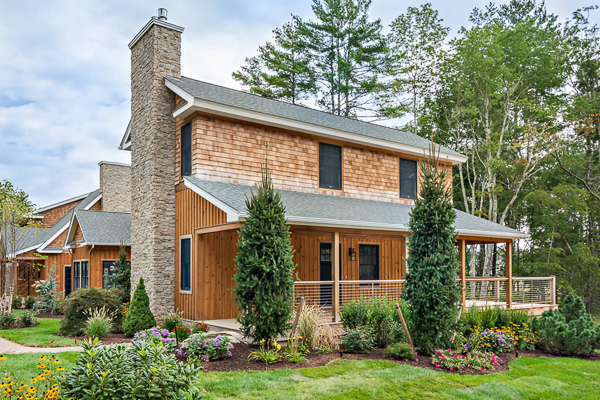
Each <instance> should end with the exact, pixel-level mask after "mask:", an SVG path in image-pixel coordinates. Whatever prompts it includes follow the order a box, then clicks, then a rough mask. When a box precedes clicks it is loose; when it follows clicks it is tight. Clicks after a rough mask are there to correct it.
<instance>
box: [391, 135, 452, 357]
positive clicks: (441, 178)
mask: <svg viewBox="0 0 600 400" xmlns="http://www.w3.org/2000/svg"><path fill="white" fill-rule="evenodd" d="M438 162H439V156H436V155H435V149H434V148H433V147H432V148H431V149H430V153H429V158H428V159H427V160H426V161H425V162H421V163H419V166H420V175H421V178H422V179H421V186H420V191H419V196H417V198H416V200H415V205H414V207H413V208H412V210H411V212H410V220H409V223H408V226H409V230H410V241H409V243H408V246H409V257H408V258H407V260H406V262H407V269H408V273H407V274H406V283H405V284H404V288H403V290H402V296H403V297H404V299H405V300H407V301H408V302H410V305H411V308H412V313H411V320H412V327H413V330H412V332H411V336H412V339H413V342H414V345H415V347H417V348H419V351H420V352H423V353H424V354H431V353H433V351H434V349H435V348H442V347H444V348H446V347H448V346H449V345H450V341H451V337H452V333H453V331H454V327H455V320H456V314H457V313H458V306H457V305H458V303H459V301H460V292H459V289H460V287H459V284H458V282H457V281H456V272H457V271H458V269H459V265H458V250H457V248H456V245H455V241H456V231H455V230H454V221H455V220H456V212H455V211H454V207H453V203H452V192H451V188H449V187H448V186H447V184H446V183H447V179H446V177H447V170H446V168H439V167H438V165H439V164H438Z"/></svg>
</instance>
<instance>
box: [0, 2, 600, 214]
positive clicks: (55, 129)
mask: <svg viewBox="0 0 600 400" xmlns="http://www.w3.org/2000/svg"><path fill="white" fill-rule="evenodd" d="M423 2H424V1H394V0H373V2H372V6H371V15H372V17H373V18H381V19H382V21H383V23H384V25H386V26H387V25H388V24H389V23H390V22H391V21H392V20H393V19H394V18H395V17H396V16H398V15H399V14H402V13H404V12H405V11H406V8H407V7H408V6H418V5H420V4H422V3H423ZM432 3H433V6H434V8H436V9H438V10H439V12H440V16H441V17H442V18H443V19H444V21H445V23H446V24H447V26H449V27H450V28H451V29H452V33H451V34H455V33H456V31H457V30H458V29H459V28H460V27H461V26H463V25H466V24H468V16H469V14H470V12H471V10H472V9H473V8H474V7H476V6H477V7H483V6H485V4H487V2H481V1H462V2H455V1H432ZM546 3H547V7H548V9H549V11H551V12H554V13H557V14H558V15H559V16H561V17H563V18H564V17H568V16H570V13H571V12H572V11H573V10H575V9H576V8H578V7H582V6H585V5H589V4H590V2H587V1H579V0H573V1H569V2H565V1H559V0H549V1H547V2H546ZM310 5H311V1H310V0H302V1H300V0H294V1H276V0H262V1H261V0H254V1H247V0H246V1H241V0H232V1H228V0H220V1H219V0H201V1H199V0H195V1H194V0H188V1H181V0H177V1H172V0H161V1H155V0H152V1H142V0H128V1H121V2H117V1H106V0H103V1H94V2H92V1H81V0H59V1H51V2H50V1H27V0H23V1H6V2H4V3H3V5H2V23H1V24H0V180H4V179H7V180H9V181H11V182H12V183H13V184H15V185H16V186H18V187H20V188H21V189H23V190H25V191H26V192H28V193H29V194H30V196H31V198H32V200H33V201H34V202H35V203H36V204H37V205H38V206H44V205H47V204H50V203H53V202H56V201H60V200H63V199H66V198H69V197H73V196H75V195H78V194H82V193H85V192H89V191H92V190H95V189H97V188H98V162H100V161H102V160H106V161H118V162H129V157H130V156H129V152H124V151H119V150H118V149H117V146H118V144H119V142H120V140H121V137H122V135H123V133H124V131H125V128H126V126H127V121H128V120H129V113H130V104H129V100H130V81H129V79H130V75H129V74H130V52H129V48H128V47H127V44H128V43H129V41H130V40H131V39H132V38H133V37H134V36H135V34H136V33H137V32H138V31H139V29H141V27H142V26H143V25H144V24H145V23H146V22H147V21H148V19H149V18H150V17H151V16H152V15H156V12H157V9H158V8H159V7H165V8H167V9H168V10H169V22H172V23H174V24H177V25H181V26H183V27H185V32H184V33H183V42H182V72H183V74H184V75H185V76H189V77H193V78H196V79H200V80H205V81H208V82H212V83H216V84H221V85H224V86H229V87H233V88H239V85H238V84H237V83H236V82H235V81H233V79H232V78H231V72H232V71H234V70H236V69H237V68H238V67H239V66H240V65H242V64H243V62H244V59H245V57H247V56H252V55H254V53H255V51H256V49H257V47H258V46H259V45H262V44H264V42H266V41H267V40H269V39H270V38H271V30H272V29H273V28H275V27H277V26H280V25H282V24H283V23H285V22H287V21H288V20H289V19H290V14H298V15H300V16H301V17H302V18H303V19H310V18H311V17H312V13H311V9H310ZM595 17H596V18H595V20H597V17H598V15H596V16H595Z"/></svg>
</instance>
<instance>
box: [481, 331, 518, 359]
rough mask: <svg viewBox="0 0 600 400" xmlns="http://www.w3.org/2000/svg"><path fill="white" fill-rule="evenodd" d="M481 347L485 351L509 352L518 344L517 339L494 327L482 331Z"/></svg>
mask: <svg viewBox="0 0 600 400" xmlns="http://www.w3.org/2000/svg"><path fill="white" fill-rule="evenodd" d="M480 335H481V343H480V348H481V349H483V350H484V351H491V352H493V353H508V352H509V351H511V350H512V349H513V347H515V346H516V343H515V339H514V338H512V337H509V336H507V335H506V334H504V333H502V331H494V330H493V329H489V330H485V331H483V332H481V333H480Z"/></svg>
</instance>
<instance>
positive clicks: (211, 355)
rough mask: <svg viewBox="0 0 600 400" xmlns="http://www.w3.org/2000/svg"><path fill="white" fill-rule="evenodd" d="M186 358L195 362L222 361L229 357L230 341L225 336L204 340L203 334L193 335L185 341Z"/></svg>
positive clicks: (231, 346)
mask: <svg viewBox="0 0 600 400" xmlns="http://www.w3.org/2000/svg"><path fill="white" fill-rule="evenodd" d="M185 346H186V350H187V353H188V357H189V358H190V359H192V360H195V361H197V362H209V361H215V360H223V359H225V358H229V357H231V349H232V348H233V345H232V344H231V339H230V338H229V336H226V335H217V336H216V337H214V338H206V336H205V335H204V333H195V334H193V335H192V336H190V337H189V339H187V340H186V341H185Z"/></svg>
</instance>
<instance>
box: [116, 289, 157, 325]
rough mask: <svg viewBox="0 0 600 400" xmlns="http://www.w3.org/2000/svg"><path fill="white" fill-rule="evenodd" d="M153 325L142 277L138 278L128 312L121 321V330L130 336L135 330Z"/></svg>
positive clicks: (153, 320)
mask: <svg viewBox="0 0 600 400" xmlns="http://www.w3.org/2000/svg"><path fill="white" fill-rule="evenodd" d="M155 325H156V320H155V319H154V315H153V314H152V311H150V299H149V298H148V293H146V287H145V286H144V278H140V283H138V285H137V287H136V288H135V292H134V293H133V299H132V300H131V305H130V306H129V312H128V313H127V316H126V317H125V320H124V321H123V331H124V332H125V334H126V335H127V336H129V337H132V336H133V335H134V334H135V333H136V332H139V331H143V330H144V329H148V328H152V327H153V326H155Z"/></svg>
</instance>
